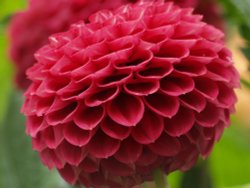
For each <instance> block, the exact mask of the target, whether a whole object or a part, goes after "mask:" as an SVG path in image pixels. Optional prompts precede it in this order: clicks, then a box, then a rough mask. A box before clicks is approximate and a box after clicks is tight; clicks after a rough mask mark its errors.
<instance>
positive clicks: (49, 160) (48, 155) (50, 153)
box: [40, 149, 65, 169]
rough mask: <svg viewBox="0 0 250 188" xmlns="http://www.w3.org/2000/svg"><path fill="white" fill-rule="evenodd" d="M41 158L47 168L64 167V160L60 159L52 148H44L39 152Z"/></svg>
mask: <svg viewBox="0 0 250 188" xmlns="http://www.w3.org/2000/svg"><path fill="white" fill-rule="evenodd" d="M40 157H41V160H42V162H43V164H44V165H46V166H47V167H48V168H49V169H52V168H54V167H56V168H58V169H61V168H63V167H64V163H65V162H64V161H63V159H61V158H60V157H59V156H58V155H57V154H56V152H55V151H54V150H50V149H45V150H43V151H42V152H41V153H40Z"/></svg>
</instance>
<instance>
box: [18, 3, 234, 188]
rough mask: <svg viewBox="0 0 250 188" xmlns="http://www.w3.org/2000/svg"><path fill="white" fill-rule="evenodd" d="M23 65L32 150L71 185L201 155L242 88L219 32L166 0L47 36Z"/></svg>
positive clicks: (128, 179) (187, 163)
mask: <svg viewBox="0 0 250 188" xmlns="http://www.w3.org/2000/svg"><path fill="white" fill-rule="evenodd" d="M49 40H50V42H49V44H48V45H45V46H44V47H42V48H41V49H40V50H39V51H38V52H37V53H36V55H35V57H36V60H37V63H36V64H35V65H34V66H33V67H32V68H30V69H29V70H28V72H27V73H28V77H29V79H30V80H31V82H32V83H31V85H30V87H29V88H28V90H27V91H26V93H25V103H24V105H23V108H22V112H23V113H24V114H25V116H26V117H27V125H26V132H27V134H28V135H30V136H31V137H32V142H33V148H34V149H35V150H36V151H38V152H39V154H40V157H41V160H42V162H43V163H44V164H45V165H46V166H47V167H48V168H50V169H51V168H57V169H58V171H59V173H60V174H61V176H62V177H63V178H64V179H65V180H66V181H67V182H69V183H71V184H76V183H79V184H84V185H85V186H86V187H102V186H108V187H114V188H119V187H132V186H133V185H137V184H140V183H142V182H144V181H147V180H152V172H153V171H154V170H155V169H159V168H160V169H161V170H163V171H164V172H165V173H166V174H168V173H170V172H173V171H175V170H183V171H185V170H188V169H189V168H191V167H192V166H193V165H194V164H195V163H196V161H197V158H198V157H199V155H201V156H203V157H207V156H208V155H209V153H210V152H211V149H212V148H213V145H214V143H215V142H216V141H218V140H219V138H220V137H221V134H222V133H223V130H224V128H225V127H227V126H229V123H230V120H229V117H230V114H231V113H232V112H234V104H235V102H236V96H235V93H234V90H233V89H234V88H236V87H238V86H239V76H238V73H237V71H236V70H235V68H234V66H233V64H232V59H231V53H230V51H229V50H228V49H227V48H226V47H225V45H224V44H223V33H222V32H221V31H219V30H217V29H215V28H214V27H212V26H210V25H208V24H206V23H204V22H202V21H201V16H199V15H193V14H192V9H190V8H183V9H182V8H179V7H178V6H175V5H173V4H172V3H164V2H163V1H156V2H138V3H135V4H128V5H125V6H122V7H120V8H118V9H116V10H114V11H108V10H103V11H100V12H97V13H96V14H93V15H91V17H90V19H89V23H87V24H86V23H84V22H78V23H76V24H74V25H72V27H71V28H70V29H69V30H68V31H66V32H63V33H58V34H55V35H52V36H51V37H50V38H49Z"/></svg>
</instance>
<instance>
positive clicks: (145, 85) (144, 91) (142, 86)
mask: <svg viewBox="0 0 250 188" xmlns="http://www.w3.org/2000/svg"><path fill="white" fill-rule="evenodd" d="M159 88H160V84H159V82H158V81H156V80H145V79H144V80H134V81H133V82H128V83H127V84H125V85H124V90H125V91H126V92H127V93H129V94H131V95H138V96H143V95H150V94H152V93H155V92H156V91H157V90H158V89H159Z"/></svg>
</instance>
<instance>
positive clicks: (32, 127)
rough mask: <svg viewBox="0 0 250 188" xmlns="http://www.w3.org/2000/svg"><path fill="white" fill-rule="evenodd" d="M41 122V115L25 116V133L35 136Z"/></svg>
mask: <svg viewBox="0 0 250 188" xmlns="http://www.w3.org/2000/svg"><path fill="white" fill-rule="evenodd" d="M42 123H43V117H37V116H29V117H28V118H27V126H26V133H27V134H29V135H30V136H32V137H35V136H36V135H37V133H38V132H39V131H40V130H41V127H42Z"/></svg>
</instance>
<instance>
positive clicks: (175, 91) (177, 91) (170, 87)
mask: <svg viewBox="0 0 250 188" xmlns="http://www.w3.org/2000/svg"><path fill="white" fill-rule="evenodd" d="M193 89H194V81H193V79H192V78H191V77H189V76H183V75H179V74H175V75H170V76H167V77H165V78H163V79H162V80H161V91H162V92H164V93H166V94H167V95H172V96H179V95H182V94H185V93H188V92H190V91H192V90H193Z"/></svg>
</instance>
